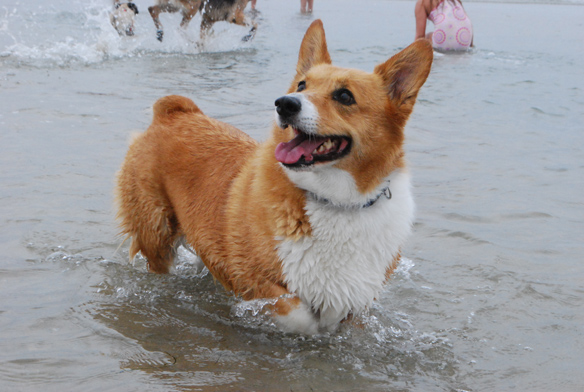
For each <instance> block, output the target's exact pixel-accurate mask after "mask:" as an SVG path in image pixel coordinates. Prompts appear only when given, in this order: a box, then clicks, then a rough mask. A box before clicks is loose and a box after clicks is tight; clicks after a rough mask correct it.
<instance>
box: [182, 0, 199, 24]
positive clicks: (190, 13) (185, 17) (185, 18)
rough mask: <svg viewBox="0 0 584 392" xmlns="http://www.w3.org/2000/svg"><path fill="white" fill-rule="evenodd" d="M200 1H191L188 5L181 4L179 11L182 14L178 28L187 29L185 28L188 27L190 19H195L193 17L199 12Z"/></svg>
mask: <svg viewBox="0 0 584 392" xmlns="http://www.w3.org/2000/svg"><path fill="white" fill-rule="evenodd" d="M202 3H203V2H202V0H201V1H193V2H189V3H188V5H187V4H183V9H182V11H181V14H182V20H181V22H180V27H182V28H183V29H185V30H186V29H187V27H189V23H190V21H191V19H193V18H194V17H195V15H196V14H197V12H199V9H201V8H202V7H201V6H202Z"/></svg>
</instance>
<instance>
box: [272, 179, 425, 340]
mask: <svg viewBox="0 0 584 392" xmlns="http://www.w3.org/2000/svg"><path fill="white" fill-rule="evenodd" d="M330 169H332V168H330ZM330 169H329V170H327V171H325V173H328V174H323V176H324V177H326V176H327V175H329V176H330V175H331V173H330V171H331V170H330ZM333 172H337V174H338V177H337V178H338V179H341V181H338V182H335V181H334V179H332V178H330V177H329V178H328V179H325V180H324V181H319V180H318V179H315V180H314V181H313V182H311V183H308V184H307V183H306V182H305V181H302V180H300V181H298V180H299V179H304V178H305V176H306V174H308V173H302V174H303V175H304V176H299V175H298V174H299V173H297V172H293V171H290V170H287V171H286V173H287V174H288V175H289V176H290V179H291V180H292V181H293V182H295V183H297V181H298V182H300V184H298V183H297V185H298V186H299V187H301V188H303V189H307V190H309V191H311V192H312V191H313V190H319V191H321V192H320V195H323V196H324V197H326V198H327V199H329V200H333V197H334V196H335V195H338V196H339V198H337V199H334V200H339V201H340V202H341V203H342V204H345V205H347V207H345V206H336V205H333V204H331V203H327V202H323V201H322V200H315V199H308V200H307V202H306V207H305V209H306V214H307V215H308V216H309V219H310V224H311V226H312V229H313V231H312V237H305V238H302V239H301V240H299V241H293V240H283V241H281V242H280V245H279V247H278V255H279V256H280V258H281V259H282V266H283V271H284V274H285V275H286V283H287V284H288V288H289V290H291V291H292V292H295V293H297V294H298V296H299V297H300V298H301V299H302V301H303V302H304V303H307V304H310V305H311V307H312V309H313V311H315V312H317V314H319V319H318V320H317V319H315V318H314V317H312V318H310V317H305V319H304V320H305V322H306V324H305V325H304V329H305V330H308V331H309V330H312V329H313V328H314V325H313V323H318V326H319V327H320V328H324V329H327V330H334V329H335V328H336V327H337V325H338V323H339V322H340V321H341V320H343V319H345V318H346V317H347V316H348V314H349V312H352V313H354V314H355V313H360V312H362V311H363V310H365V309H366V308H367V307H368V306H369V305H371V302H372V300H373V299H374V298H375V297H377V296H378V294H379V292H380V291H381V289H382V286H383V282H384V281H385V279H386V277H385V271H386V270H387V268H388V267H389V266H390V265H391V263H392V260H394V258H395V257H396V256H397V255H398V254H399V249H400V247H401V246H402V245H403V244H404V243H405V240H406V238H407V236H408V235H409V234H410V231H411V225H412V221H413V218H414V201H413V198H412V194H411V189H410V188H411V186H410V176H409V174H408V173H407V172H406V171H404V170H399V171H395V172H394V173H392V174H391V175H390V176H389V178H388V180H390V181H391V182H390V189H391V193H392V198H391V199H390V200H387V199H386V198H385V197H381V198H380V199H379V200H378V201H377V202H376V203H375V204H373V205H372V206H371V207H368V208H365V209H364V208H360V207H359V205H358V204H357V203H360V202H361V201H362V199H361V198H359V197H355V195H356V194H358V193H359V192H357V191H356V189H355V186H354V182H353V184H352V185H351V182H352V177H351V176H350V175H349V174H347V173H346V172H344V171H342V170H336V171H335V170H333ZM342 173H345V174H342ZM307 185H308V186H307ZM316 185H318V186H317V187H315V186H316ZM330 185H333V186H332V187H330ZM316 188H318V189H316ZM343 191H345V192H343ZM343 193H344V194H343ZM295 317H296V320H297V319H298V316H297V315H295ZM296 323H298V321H296Z"/></svg>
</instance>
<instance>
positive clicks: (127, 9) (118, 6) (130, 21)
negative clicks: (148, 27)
mask: <svg viewBox="0 0 584 392" xmlns="http://www.w3.org/2000/svg"><path fill="white" fill-rule="evenodd" d="M137 14H138V7H137V6H136V4H134V3H131V2H130V3H121V2H120V0H114V9H113V10H112V12H111V13H110V22H111V24H112V26H114V29H116V31H117V32H118V34H119V35H127V36H132V35H134V20H135V19H136V15H137Z"/></svg>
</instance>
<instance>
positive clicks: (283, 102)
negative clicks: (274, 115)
mask: <svg viewBox="0 0 584 392" xmlns="http://www.w3.org/2000/svg"><path fill="white" fill-rule="evenodd" d="M275 105H276V111H277V112H278V114H279V115H280V116H282V117H290V116H293V115H295V114H297V113H299V112H300V110H301V109H302V103H301V102H300V100H299V99H298V98H296V97H290V96H288V95H284V96H283V97H280V98H278V99H276V102H275Z"/></svg>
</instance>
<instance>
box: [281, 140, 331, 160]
mask: <svg viewBox="0 0 584 392" xmlns="http://www.w3.org/2000/svg"><path fill="white" fill-rule="evenodd" d="M320 144H322V140H320V141H319V140H309V139H306V137H305V136H303V135H298V136H296V137H295V138H294V139H292V140H290V141H289V142H286V143H280V144H278V146H277V147H276V159H277V160H278V162H282V163H285V164H288V165H291V164H294V163H296V162H298V161H299V160H300V158H302V156H304V160H305V161H306V162H311V161H312V152H313V151H314V149H315V148H317V147H318V146H319V145H320Z"/></svg>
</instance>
